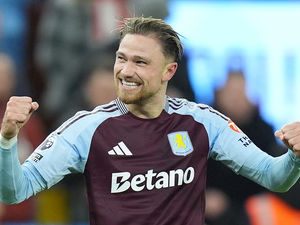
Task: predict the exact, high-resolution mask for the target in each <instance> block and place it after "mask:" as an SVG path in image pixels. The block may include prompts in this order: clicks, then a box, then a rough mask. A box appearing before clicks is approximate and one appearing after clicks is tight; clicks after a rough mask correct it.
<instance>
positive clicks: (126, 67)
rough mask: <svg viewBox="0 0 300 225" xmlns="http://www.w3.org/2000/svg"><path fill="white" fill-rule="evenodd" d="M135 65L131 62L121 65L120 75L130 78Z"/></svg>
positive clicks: (133, 72)
mask: <svg viewBox="0 0 300 225" xmlns="http://www.w3.org/2000/svg"><path fill="white" fill-rule="evenodd" d="M134 68H135V65H134V64H133V63H131V62H126V63H124V64H123V67H122V69H121V73H122V74H123V75H124V76H126V77H132V76H134V74H135V69H134Z"/></svg>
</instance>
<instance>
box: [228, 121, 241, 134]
mask: <svg viewBox="0 0 300 225" xmlns="http://www.w3.org/2000/svg"><path fill="white" fill-rule="evenodd" d="M228 126H229V127H230V128H231V129H232V130H234V131H235V132H238V133H243V131H242V130H241V129H240V128H239V127H238V126H237V125H236V124H235V123H234V122H233V121H232V120H229V121H228Z"/></svg>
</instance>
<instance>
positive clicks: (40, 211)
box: [0, 0, 300, 225]
mask: <svg viewBox="0 0 300 225" xmlns="http://www.w3.org/2000/svg"><path fill="white" fill-rule="evenodd" d="M140 15H144V16H152V17H155V18H161V19H165V20H166V21H167V22H168V23H170V24H171V25H172V26H173V28H174V29H175V30H176V31H177V32H178V33H179V34H181V35H182V37H181V40H182V42H183V43H184V48H185V53H184V57H183V59H182V61H181V63H180V65H179V69H178V71H177V72H176V76H175V77H174V79H172V81H171V82H170V86H169V89H168V94H169V95H170V96H173V97H184V98H187V99H188V100H192V101H196V102H198V103H205V104H208V105H211V106H213V107H215V108H216V109H218V110H219V111H221V112H222V113H224V114H226V115H227V116H229V117H230V118H231V119H232V120H233V121H235V122H236V123H237V124H238V125H239V126H240V128H241V129H242V130H243V131H244V132H245V133H246V134H247V135H248V136H249V137H250V138H251V139H252V140H253V142H254V143H255V144H257V145H258V146H259V147H260V148H262V149H263V150H264V151H266V152H268V153H269V154H271V155H273V156H278V155H280V154H282V153H283V152H285V151H286V149H284V147H283V146H282V145H281V144H280V143H278V142H277V141H276V140H275V139H274V136H273V132H274V131H275V129H280V127H281V126H282V125H284V124H285V123H289V122H292V121H296V120H298V121H299V116H300V94H299V93H298V92H299V91H298V90H299V88H300V31H299V30H298V23H299V21H300V1H296V0H285V1H284V0H281V1H279V0H273V1H271V0H269V1H267V0H265V1H259V0H252V1H251V0H248V1H241V0H232V1H229V0H227V1H225V0H210V1H205V0H0V116H1V118H2V116H3V113H4V110H5V105H6V102H7V100H8V98H9V96H11V95H28V96H31V97H33V98H34V99H35V100H37V101H38V102H39V104H40V109H39V111H38V112H37V113H36V114H35V116H34V117H33V118H32V121H31V122H30V123H28V124H27V125H26V126H27V128H26V127H24V131H23V132H22V133H21V134H20V140H21V141H20V160H22V161H23V160H25V159H26V157H28V156H29V155H30V154H31V152H32V151H33V150H34V148H36V147H37V146H38V144H39V143H40V142H41V141H42V140H43V139H44V138H45V137H46V136H47V135H48V134H49V132H51V131H52V130H53V129H56V128H57V127H58V126H59V125H60V124H61V123H62V122H63V121H65V120H66V119H68V118H69V117H71V116H72V115H74V114H75V112H77V111H78V110H91V109H92V108H93V107H95V106H96V105H99V104H103V103H106V102H108V101H110V100H112V99H113V98H115V92H114V88H113V86H114V85H113V73H112V72H113V71H112V70H113V62H114V54H115V51H116V50H117V47H118V32H117V27H118V24H119V22H120V20H121V19H122V18H124V17H131V16H140ZM0 182H5V181H0ZM299 192H300V185H299V182H298V183H297V184H296V185H295V186H294V187H293V188H292V189H291V191H290V192H288V193H286V194H274V193H269V192H268V191H267V190H265V189H264V188H261V187H259V186H257V185H254V184H252V183H248V181H246V180H244V179H243V178H241V177H239V176H237V175H236V174H233V172H231V171H229V170H228V169H227V168H225V167H224V166H223V165H221V164H220V163H216V162H212V161H209V166H208V182H207V210H206V223H207V225H235V224H236V225H244V224H245V225H260V224H261V225H263V224H271V225H275V224H276V225H297V224H298V225H299V224H300V198H299ZM263 212H270V213H269V214H268V215H270V216H268V217H267V219H266V218H264V220H261V218H262V215H266V213H263ZM265 221H269V222H268V223H266V222H265ZM0 224H7V225H9V224H88V209H87V202H86V196H85V187H84V180H83V178H82V176H80V175H77V174H75V175H71V176H68V177H67V178H66V179H65V180H64V181H62V182H61V183H59V184H57V185H56V186H55V187H53V188H52V189H50V190H48V191H44V192H42V193H40V194H38V196H37V197H33V198H31V199H29V200H27V201H25V202H24V203H21V204H19V205H15V206H5V205H3V204H1V203H0Z"/></svg>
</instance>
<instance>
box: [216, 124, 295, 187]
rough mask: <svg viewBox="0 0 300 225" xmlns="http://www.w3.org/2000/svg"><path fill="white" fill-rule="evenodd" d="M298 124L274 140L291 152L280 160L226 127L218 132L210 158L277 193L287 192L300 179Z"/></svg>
mask: <svg viewBox="0 0 300 225" xmlns="http://www.w3.org/2000/svg"><path fill="white" fill-rule="evenodd" d="M299 129H300V128H299V123H293V124H292V125H289V126H285V127H283V129H282V130H281V131H280V132H276V133H275V135H276V137H278V138H280V139H281V140H282V141H284V142H285V143H286V144H287V146H288V147H289V148H290V149H292V150H293V151H294V152H293V151H292V150H289V151H288V152H287V153H286V154H284V155H282V156H280V157H275V158H274V157H271V156H270V155H268V154H267V153H265V152H263V151H261V150H260V149H259V148H258V147H256V146H255V145H254V144H253V142H252V141H251V140H250V139H249V138H248V137H247V136H246V135H245V134H243V133H242V132H234V131H232V129H229V128H228V127H225V128H223V129H222V130H221V131H220V132H218V133H219V134H218V136H217V139H216V140H215V142H214V144H213V146H212V150H211V153H210V155H211V156H212V157H213V158H214V159H216V160H219V161H221V162H223V163H224V164H225V165H227V166H228V167H230V168H231V169H232V170H234V171H235V172H236V173H238V174H241V175H243V176H245V177H247V178H249V179H250V180H252V181H254V182H256V183H258V184H260V185H262V186H264V187H266V188H268V189H270V190H272V191H277V192H284V191H287V190H289V188H290V187H292V185H293V184H294V183H295V182H297V180H298V179H299V177H300V158H298V157H297V154H298V152H299V142H300V140H299V139H300V138H299V137H300V130H299Z"/></svg>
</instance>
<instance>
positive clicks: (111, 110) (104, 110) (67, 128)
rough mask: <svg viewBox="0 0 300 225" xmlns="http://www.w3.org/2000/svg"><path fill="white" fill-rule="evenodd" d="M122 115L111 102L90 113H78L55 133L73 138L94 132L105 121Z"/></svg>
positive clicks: (113, 102)
mask: <svg viewBox="0 0 300 225" xmlns="http://www.w3.org/2000/svg"><path fill="white" fill-rule="evenodd" d="M121 114H122V113H121V112H120V110H119V107H118V106H117V104H116V103H115V101H112V102H110V103H108V104H105V105H100V106H97V107H96V108H94V109H93V110H92V111H79V112H77V113H76V114H75V115H74V116H73V117H71V118H70V119H68V120H67V121H66V122H64V123H63V124H62V125H61V126H60V127H59V128H58V129H57V130H56V131H55V133H57V134H58V135H62V134H63V135H64V136H70V138H71V137H74V135H75V136H78V135H79V134H80V133H82V132H85V131H87V130H89V131H93V130H95V129H96V128H97V127H98V126H99V125H100V124H101V123H103V122H104V121H105V120H107V119H109V118H111V117H115V116H119V115H121Z"/></svg>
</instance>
